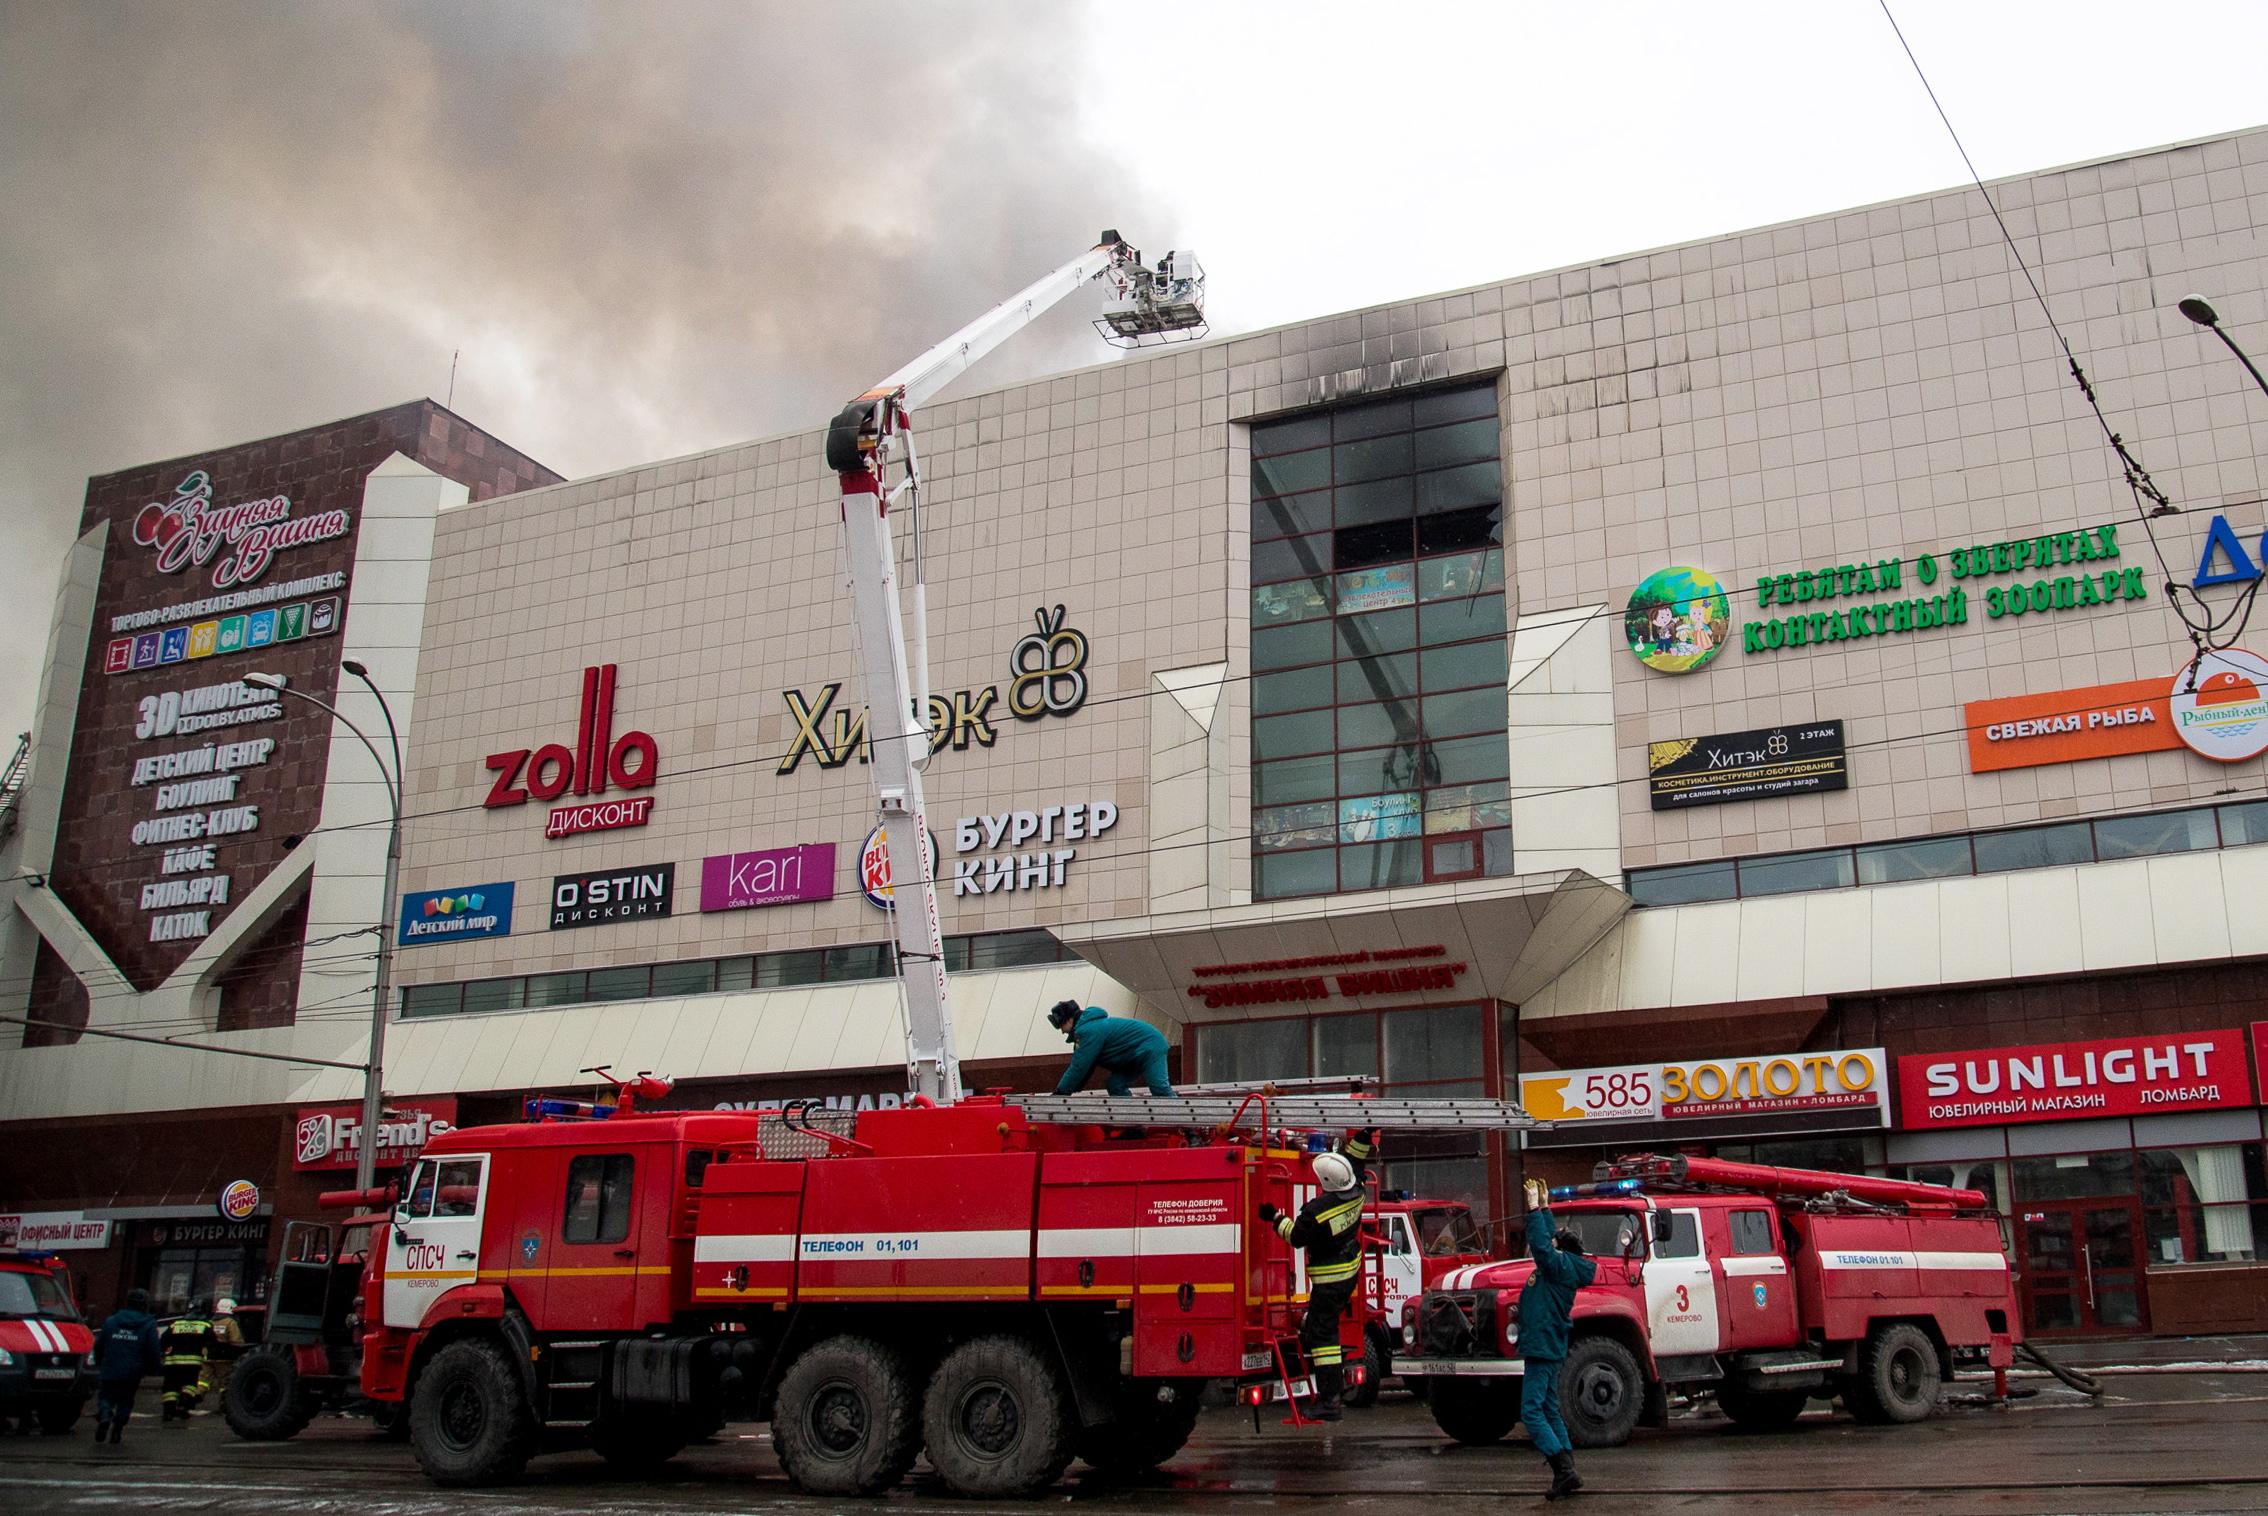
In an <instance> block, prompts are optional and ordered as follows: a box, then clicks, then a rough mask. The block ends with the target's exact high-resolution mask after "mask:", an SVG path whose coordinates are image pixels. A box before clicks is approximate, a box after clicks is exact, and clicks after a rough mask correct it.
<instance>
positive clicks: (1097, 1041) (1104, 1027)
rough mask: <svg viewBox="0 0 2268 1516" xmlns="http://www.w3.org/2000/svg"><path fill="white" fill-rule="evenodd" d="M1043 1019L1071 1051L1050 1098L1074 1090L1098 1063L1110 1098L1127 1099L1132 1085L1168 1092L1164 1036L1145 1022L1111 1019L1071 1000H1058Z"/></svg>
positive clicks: (1096, 1007)
mask: <svg viewBox="0 0 2268 1516" xmlns="http://www.w3.org/2000/svg"><path fill="white" fill-rule="evenodd" d="M1047 1019H1048V1023H1049V1024H1050V1025H1052V1026H1053V1027H1054V1028H1055V1029H1056V1030H1057V1031H1059V1032H1061V1033H1062V1034H1063V1040H1064V1041H1065V1042H1069V1043H1072V1044H1074V1046H1075V1047H1076V1049H1077V1051H1075V1052H1073V1053H1072V1055H1071V1066H1070V1067H1069V1068H1067V1069H1065V1070H1064V1071H1063V1077H1062V1078H1061V1079H1059V1080H1057V1081H1056V1082H1055V1093H1056V1094H1058V1095H1069V1094H1071V1093H1072V1092H1074V1091H1076V1090H1077V1089H1079V1088H1080V1087H1081V1086H1082V1085H1084V1084H1085V1083H1086V1082H1087V1079H1088V1077H1089V1076H1090V1075H1092V1074H1093V1073H1094V1071H1095V1065H1096V1064H1098V1063H1099V1064H1101V1065H1102V1069H1103V1072H1104V1074H1106V1075H1108V1076H1109V1077H1108V1078H1107V1079H1106V1080H1105V1081H1104V1083H1103V1088H1104V1089H1106V1090H1108V1091H1109V1092H1110V1093H1111V1094H1113V1095H1131V1094H1132V1093H1134V1085H1135V1084H1136V1083H1141V1084H1145V1085H1148V1086H1149V1089H1150V1093H1151V1094H1153V1095H1170V1094H1172V1093H1173V1085H1172V1084H1171V1083H1170V1082H1169V1081H1168V1080H1167V1079H1166V1066H1165V1060H1166V1040H1165V1034H1164V1033H1163V1032H1161V1031H1159V1030H1158V1029H1157V1028H1156V1027H1154V1026H1152V1025H1150V1024H1149V1023H1148V1022H1147V1021H1136V1020H1133V1019H1132V1018H1131V1017H1126V1016H1113V1015H1111V1014H1110V1013H1109V1012H1108V1011H1105V1010H1104V1009H1103V1008H1102V1007H1101V1006H1099V1005H1090V1006H1086V1007H1084V1008H1082V1007H1081V1006H1080V1004H1079V1002H1078V1001H1076V1000H1058V1001H1057V1002H1056V1003H1055V1008H1054V1009H1053V1010H1051V1011H1049V1012H1048V1013H1047Z"/></svg>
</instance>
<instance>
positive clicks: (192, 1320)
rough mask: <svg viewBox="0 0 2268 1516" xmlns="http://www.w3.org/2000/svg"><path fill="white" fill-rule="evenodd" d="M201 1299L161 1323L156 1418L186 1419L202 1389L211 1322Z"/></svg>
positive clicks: (165, 1419) (211, 1330) (210, 1334)
mask: <svg viewBox="0 0 2268 1516" xmlns="http://www.w3.org/2000/svg"><path fill="white" fill-rule="evenodd" d="M206 1312H207V1307H206V1305H205V1303H204V1302H203V1301H202V1300H198V1301H193V1302H192V1303H191V1304H190V1306H189V1309H188V1310H186V1311H184V1312H182V1313H181V1314H180V1315H179V1316H176V1317H174V1318H173V1319H172V1320H171V1321H169V1322H167V1323H166V1324H165V1328H164V1330H163V1331H162V1332H161V1333H160V1334H159V1337H158V1350H159V1362H158V1373H159V1375H160V1379H159V1383H160V1385H161V1386H162V1388H161V1390H160V1392H159V1395H158V1405H159V1416H158V1420H159V1421H160V1422H169V1421H187V1420H188V1419H189V1413H190V1412H191V1411H193V1410H195V1409H196V1408H197V1400H198V1398H199V1397H200V1396H201V1395H202V1394H203V1393H204V1378H205V1354H206V1350H207V1349H209V1348H210V1347H211V1346H212V1340H213V1323H212V1318H211V1317H210V1316H209V1315H207V1314H206Z"/></svg>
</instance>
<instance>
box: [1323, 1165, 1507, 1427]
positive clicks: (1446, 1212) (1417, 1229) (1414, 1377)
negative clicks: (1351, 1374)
mask: <svg viewBox="0 0 2268 1516" xmlns="http://www.w3.org/2000/svg"><path fill="white" fill-rule="evenodd" d="M1363 1222H1364V1230H1365V1231H1366V1232H1367V1233H1368V1235H1369V1237H1370V1239H1371V1245H1372V1250H1373V1251H1374V1252H1375V1254H1376V1255H1377V1256H1376V1259H1375V1263H1376V1267H1375V1268H1374V1269H1373V1270H1372V1277H1374V1278H1375V1279H1376V1281H1377V1286H1378V1288H1377V1291H1376V1293H1375V1294H1374V1295H1372V1296H1371V1297H1370V1302H1369V1303H1370V1311H1371V1315H1370V1323H1369V1328H1368V1331H1367V1334H1366V1335H1365V1337H1364V1340H1363V1358H1364V1361H1365V1363H1366V1365H1367V1367H1368V1373H1367V1374H1366V1375H1365V1376H1364V1381H1363V1383H1362V1384H1361V1385H1360V1386H1359V1387H1355V1388H1350V1389H1349V1390H1348V1391H1347V1404H1349V1405H1351V1406H1354V1407H1356V1408H1358V1409H1360V1408H1362V1407H1366V1406H1369V1405H1372V1404H1375V1403H1376V1402H1377V1399H1378V1392H1379V1390H1380V1389H1382V1388H1383V1387H1384V1385H1385V1382H1386V1381H1387V1380H1388V1379H1389V1378H1391V1377H1393V1376H1394V1375H1396V1374H1397V1373H1399V1374H1400V1375H1401V1379H1402V1384H1403V1387H1404V1388H1405V1389H1408V1390H1410V1391H1411V1392H1413V1393H1415V1394H1419V1395H1423V1394H1424V1393H1425V1378H1424V1376H1423V1375H1421V1374H1417V1373H1414V1372H1409V1371H1406V1370H1404V1369H1403V1368H1401V1366H1399V1365H1397V1364H1396V1362H1395V1357H1396V1355H1397V1354H1399V1353H1400V1352H1401V1351H1402V1323H1403V1321H1404V1320H1405V1319H1407V1313H1409V1312H1411V1311H1413V1310H1415V1308H1416V1306H1417V1303H1418V1301H1419V1300H1420V1299H1422V1298H1423V1297H1424V1295H1425V1292H1426V1291H1427V1290H1430V1289H1432V1288H1434V1287H1435V1286H1436V1285H1438V1284H1440V1282H1441V1281H1442V1280H1443V1279H1445V1278H1447V1277H1448V1276H1449V1275H1450V1274H1453V1273H1455V1272H1457V1271H1458V1270H1460V1269H1466V1268H1471V1267H1472V1266H1473V1265H1475V1264H1480V1263H1486V1262H1487V1261H1488V1253H1489V1250H1488V1243H1487V1241H1486V1240H1485V1239H1484V1238H1483V1237H1482V1236H1481V1231H1480V1227H1479V1225H1478V1224H1477V1223H1476V1222H1475V1221H1474V1220H1473V1213H1472V1211H1471V1210H1470V1209H1469V1208H1468V1207H1466V1206H1465V1205H1463V1204H1462V1203H1461V1202H1458V1201H1454V1200H1425V1199H1419V1198H1416V1197H1413V1196H1412V1195H1411V1194H1410V1193H1409V1192H1408V1191H1407V1190H1381V1191H1380V1192H1379V1194H1378V1198H1377V1200H1376V1202H1375V1203H1374V1204H1373V1205H1372V1206H1371V1207H1370V1208H1369V1210H1368V1211H1367V1212H1366V1214H1365V1215H1364V1218H1363Z"/></svg>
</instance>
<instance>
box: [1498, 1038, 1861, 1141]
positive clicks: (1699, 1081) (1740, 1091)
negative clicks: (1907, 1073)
mask: <svg viewBox="0 0 2268 1516" xmlns="http://www.w3.org/2000/svg"><path fill="white" fill-rule="evenodd" d="M1888 1073H1889V1061H1888V1059H1887V1058H1886V1056H1885V1055H1884V1053H1883V1051H1882V1049H1880V1048H1846V1049H1837V1050H1835V1051H1832V1052H1822V1053H1774V1054H1763V1055H1760V1056H1757V1057H1753V1058H1702V1059H1691V1060H1687V1061H1684V1062H1678V1063H1629V1064H1621V1065H1617V1066H1616V1067H1613V1068H1598V1069H1555V1070H1553V1071H1552V1072H1550V1073H1542V1074H1523V1075H1522V1076H1521V1077H1520V1105H1521V1107H1522V1108H1523V1109H1524V1110H1526V1111H1527V1113H1528V1114H1529V1115H1530V1116H1533V1117H1535V1118H1536V1119H1537V1120H1538V1121H1551V1122H1557V1123H1559V1124H1560V1125H1562V1126H1568V1125H1577V1124H1584V1123H1597V1124H1600V1125H1605V1124H1608V1123H1618V1122H1630V1121H1659V1122H1676V1121H1687V1120H1692V1119H1695V1118H1699V1117H1714V1116H1767V1117H1769V1116H1785V1115H1789V1114H1793V1113H1811V1112H1836V1111H1844V1112H1849V1113H1851V1114H1852V1115H1853V1116H1854V1117H1856V1118H1857V1119H1856V1120H1855V1121H1853V1122H1851V1123H1847V1124H1850V1125H1861V1126H1888V1125H1889V1124H1890V1101H1889V1078H1888Z"/></svg>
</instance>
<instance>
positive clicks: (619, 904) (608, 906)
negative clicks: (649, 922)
mask: <svg viewBox="0 0 2268 1516" xmlns="http://www.w3.org/2000/svg"><path fill="white" fill-rule="evenodd" d="M676 882H677V865H676V864H674V863H650V864H645V865H642V866H640V867H638V868H631V869H601V870H599V871H598V872H596V873H590V874H561V875H560V876H559V877H558V878H556V879H554V880H552V881H551V929H552V930H553V931H555V932H558V931H564V930H566V929H567V928H569V927H578V926H603V925H605V924H607V923H609V922H615V921H641V920H644V919H645V918H647V917H649V916H667V915H668V914H669V907H670V898H671V896H672V895H673V894H674V893H675V887H676Z"/></svg>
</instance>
